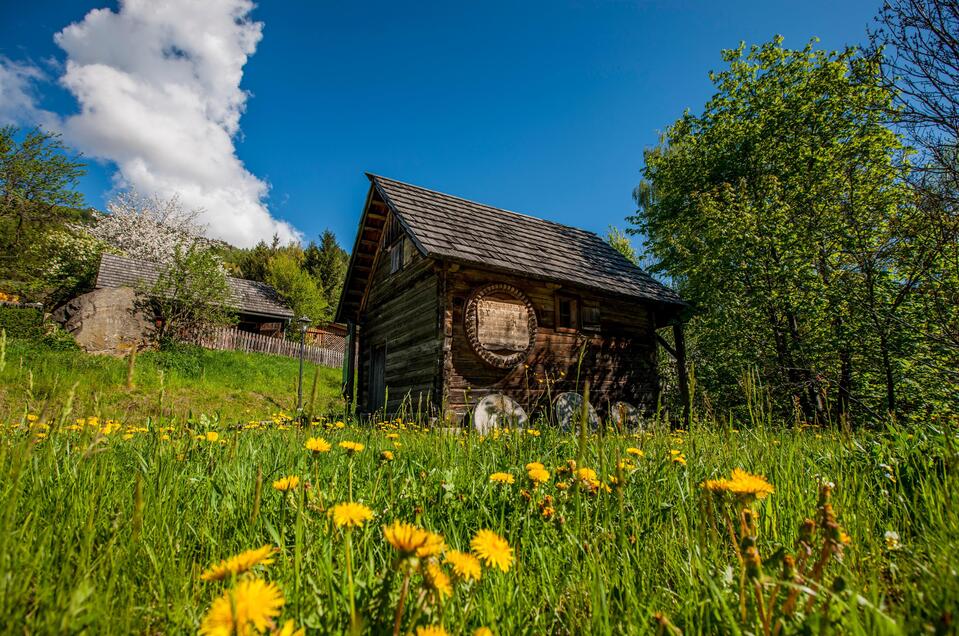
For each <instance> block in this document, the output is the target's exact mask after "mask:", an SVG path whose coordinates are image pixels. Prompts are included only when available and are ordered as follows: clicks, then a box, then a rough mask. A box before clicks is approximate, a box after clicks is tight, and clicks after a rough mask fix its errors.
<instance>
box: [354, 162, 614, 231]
mask: <svg viewBox="0 0 959 636" xmlns="http://www.w3.org/2000/svg"><path fill="white" fill-rule="evenodd" d="M365 174H366V176H367V177H368V178H370V179H383V180H384V181H392V182H393V183H399V184H401V185H405V186H409V187H410V188H416V189H417V190H423V191H425V192H432V193H433V194H438V195H440V196H444V197H449V198H450V199H456V200H457V201H463V202H464V203H470V204H472V205H478V206H481V207H484V208H489V209H491V210H498V211H499V212H506V213H507V214H513V215H515V216H521V217H524V218H527V219H533V220H534V221H541V222H543V223H549V224H550V225H555V226H557V227H562V228H566V229H569V230H576V231H577V232H584V233H586V234H592V235H593V236H595V237H596V238H598V239H600V240H602V239H603V237H601V236H600V235H599V234H597V233H596V232H593V231H592V230H587V229H584V228H581V227H576V226H575V225H569V224H567V223H560V222H559V221H552V220H550V219H544V218H543V217H541V216H533V215H532V214H527V213H525V212H517V211H516V210H509V209H507V208H498V207H496V206H495V205H490V204H489V203H483V202H482V201H474V200H473V199H467V198H466V197H460V196H456V195H455V194H450V193H448V192H441V191H439V190H434V189H432V188H424V187H423V186H420V185H416V184H415V183H410V182H408V181H400V180H399V179H393V178H392V177H384V176H383V175H380V174H374V173H372V172H367V173H365Z"/></svg>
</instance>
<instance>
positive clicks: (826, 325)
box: [632, 38, 955, 421]
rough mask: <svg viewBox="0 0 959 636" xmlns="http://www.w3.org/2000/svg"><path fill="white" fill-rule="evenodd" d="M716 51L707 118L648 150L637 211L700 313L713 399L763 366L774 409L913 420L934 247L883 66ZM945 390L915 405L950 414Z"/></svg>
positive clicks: (695, 334) (697, 327)
mask: <svg viewBox="0 0 959 636" xmlns="http://www.w3.org/2000/svg"><path fill="white" fill-rule="evenodd" d="M723 59H724V61H725V62H726V63H727V64H728V65H729V66H728V69H726V70H724V71H722V72H719V73H713V74H711V78H712V80H713V82H714V84H715V85H716V87H717V93H716V95H715V96H714V97H713V98H712V99H711V100H710V101H709V103H708V104H707V105H706V108H705V110H704V112H703V113H702V114H701V115H693V114H690V113H687V114H686V115H684V116H683V117H682V118H681V119H680V120H679V121H677V122H676V123H675V124H673V125H672V126H671V127H670V128H669V129H668V130H667V131H666V133H665V134H664V137H663V141H662V144H661V145H660V146H659V147H658V148H655V149H652V150H650V151H647V153H646V155H645V161H646V166H645V168H644V180H643V182H642V183H641V184H640V186H639V188H637V191H636V199H637V202H638V204H639V211H638V213H637V214H636V216H635V217H633V218H632V220H633V221H634V222H635V224H636V230H637V231H638V232H639V233H641V234H643V235H645V236H646V237H647V242H646V247H647V249H648V251H649V253H650V254H651V255H652V256H653V257H654V258H655V259H656V261H657V262H656V264H655V267H654V269H655V270H656V271H658V272H660V273H663V274H666V275H668V276H669V277H670V278H671V280H672V281H674V283H675V284H676V285H677V286H678V288H679V290H680V292H681V293H682V295H683V296H684V297H685V298H686V299H688V300H689V301H691V302H692V304H693V305H694V307H695V308H696V310H697V312H698V313H697V315H696V316H695V317H694V318H693V319H692V321H691V322H690V324H689V328H688V329H687V334H688V343H687V345H688V348H689V350H690V359H691V360H692V361H693V362H694V364H695V368H696V372H697V375H698V380H699V382H700V386H701V388H702V389H704V391H705V394H706V397H707V402H706V403H705V405H706V406H711V407H714V408H717V407H718V408H721V409H727V408H737V407H740V406H742V402H741V401H739V400H738V399H735V397H734V396H737V395H740V394H741V392H740V391H738V390H737V384H739V383H740V382H741V381H742V378H744V376H746V375H747V374H749V373H751V372H752V370H758V372H759V382H760V384H762V385H763V386H764V387H766V388H767V389H768V390H769V391H770V393H771V395H772V400H773V402H774V404H775V405H776V406H777V407H778V409H779V410H780V412H782V413H792V412H793V409H794V408H795V409H797V411H798V413H799V417H800V418H805V419H808V420H816V419H818V420H820V421H823V420H826V419H829V418H835V417H846V416H850V415H856V416H857V417H859V418H868V419H871V420H876V419H878V418H880V417H882V415H881V414H882V413H885V412H886V411H887V410H891V411H894V412H897V413H899V414H900V415H902V414H908V413H909V412H910V411H911V410H912V409H914V408H915V407H916V406H917V405H916V404H914V403H912V398H914V397H916V394H914V393H911V392H910V391H904V390H903V389H905V388H906V387H910V386H914V385H915V383H916V382H917V380H919V378H920V377H922V376H921V375H917V374H916V373H915V371H916V369H917V368H927V367H928V365H929V364H930V361H929V360H927V359H924V355H925V354H924V353H923V350H922V346H920V345H921V341H922V339H923V335H922V334H921V333H917V332H918V331H919V330H918V329H917V330H910V329H904V328H903V323H906V324H909V323H910V322H912V318H913V316H914V307H915V303H916V300H917V297H918V295H917V294H916V293H914V292H915V291H916V290H918V289H919V288H920V287H921V285H922V283H923V281H924V280H928V279H929V278H930V274H931V271H932V270H931V268H930V267H929V260H930V259H929V258H927V250H924V246H928V245H930V244H929V243H928V242H926V241H921V242H920V244H919V245H917V244H916V242H915V241H912V240H910V238H911V237H920V236H921V234H920V233H918V232H917V231H915V230H917V229H918V228H919V227H921V225H922V223H921V218H922V217H921V215H919V214H918V213H917V209H916V206H915V205H914V200H913V199H912V196H911V191H910V190H909V189H908V188H907V187H906V185H905V183H904V181H903V176H904V174H903V171H902V169H900V167H899V166H900V165H901V159H902V156H903V155H904V153H905V149H904V148H903V146H902V144H901V142H900V140H899V138H898V137H897V135H896V134H895V133H894V132H893V131H891V130H890V129H889V128H887V127H886V126H885V125H884V122H883V114H884V113H885V112H886V109H887V107H888V106H889V104H890V99H891V98H890V95H889V93H888V92H887V91H886V90H885V89H884V88H883V87H882V85H881V82H880V81H879V80H878V75H877V70H878V66H877V64H878V62H877V60H876V59H875V58H867V57H864V56H862V55H860V54H859V53H858V52H857V51H856V50H855V49H847V50H844V51H841V52H825V51H820V50H816V49H814V48H813V47H812V45H809V46H807V47H806V48H805V49H803V50H798V51H796V50H788V49H784V48H783V47H782V46H781V39H779V38H777V39H776V40H774V41H773V42H771V43H769V44H764V45H762V46H755V47H752V48H751V49H750V50H748V51H747V50H746V49H745V47H743V46H741V47H740V48H738V49H735V50H730V51H724V53H723ZM934 254H935V250H931V251H928V255H934ZM920 329H921V327H920ZM943 362H944V361H943V360H939V361H938V362H936V363H935V364H937V365H941V364H942V363H943ZM954 387H955V383H950V382H948V381H947V382H945V383H943V382H941V381H940V382H939V383H938V386H937V389H938V390H937V391H934V392H936V393H937V395H936V396H932V395H929V393H930V392H928V391H927V394H926V395H924V396H923V398H922V399H923V400H926V399H927V398H933V397H935V400H932V401H928V402H927V404H928V405H930V406H932V405H936V406H938V407H941V408H942V409H943V410H944V411H945V412H948V410H949V409H950V408H953V407H950V406H948V403H947V402H944V401H945V400H948V399H952V398H951V397H949V396H953V395H954V394H955V389H954ZM927 388H928V387H927Z"/></svg>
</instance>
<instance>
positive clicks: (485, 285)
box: [336, 175, 686, 416]
mask: <svg viewBox="0 0 959 636" xmlns="http://www.w3.org/2000/svg"><path fill="white" fill-rule="evenodd" d="M367 176H368V177H369V179H370V189H369V193H368V195H367V197H366V204H365V206H364V209H363V214H362V217H361V219H360V224H359V230H358V232H357V236H356V241H355V243H354V246H353V253H352V255H351V257H350V264H349V269H348V271H347V276H346V282H345V284H344V286H343V292H342V296H341V298H340V303H339V307H338V308H337V315H336V321H337V322H345V323H346V324H347V328H348V345H347V357H346V369H345V374H344V377H345V383H344V393H345V395H346V396H347V399H351V398H352V397H353V396H354V391H355V400H356V407H357V409H358V410H359V411H360V412H374V411H378V410H380V409H383V408H384V407H385V410H386V412H387V413H393V412H395V411H396V410H398V409H399V408H400V406H401V404H402V403H403V401H404V400H406V401H407V403H408V404H410V405H411V406H412V408H413V409H416V408H418V407H419V408H421V409H422V408H425V407H426V406H427V405H429V408H430V409H431V410H432V411H433V412H436V413H444V414H446V415H448V416H449V415H453V416H462V415H463V414H464V413H465V412H466V411H467V410H468V409H469V407H470V406H471V405H475V404H476V402H477V401H478V400H479V399H481V398H482V397H484V396H485V395H488V394H491V393H501V394H505V395H507V396H508V397H510V398H512V399H513V400H515V401H516V402H518V403H519V404H520V405H521V406H522V407H523V409H525V410H526V411H527V412H528V413H533V412H536V411H537V409H538V408H541V407H542V406H544V405H545V404H546V403H547V402H548V396H549V395H556V394H557V393H559V392H562V391H577V390H582V384H583V382H584V381H585V380H588V381H589V382H590V386H591V397H590V402H592V404H593V405H594V406H596V407H597V409H598V410H599V411H600V413H601V414H603V413H604V408H607V406H608V405H609V404H612V403H614V402H617V401H625V402H628V403H630V404H634V405H637V406H646V407H649V408H652V407H655V404H656V402H657V399H658V393H659V389H660V383H659V377H658V372H657V355H658V345H657V343H661V344H662V345H664V346H667V347H668V345H666V342H665V341H664V340H663V339H662V338H660V337H658V334H657V330H658V329H662V328H664V327H671V328H675V334H676V336H677V344H678V345H679V346H677V347H676V348H672V347H670V348H669V351H670V353H671V354H672V355H674V356H678V357H680V358H682V356H683V353H682V331H681V326H680V323H679V316H680V313H681V312H682V310H683V309H684V308H685V307H686V305H685V303H684V302H683V301H682V300H681V299H680V298H679V296H677V295H676V293H675V292H673V291H672V290H671V289H669V288H667V287H665V286H664V285H662V284H660V283H659V282H657V281H656V280H654V279H653V278H651V277H650V276H649V275H648V274H646V273H645V272H643V271H642V270H641V269H640V268H639V267H637V266H636V265H634V264H633V263H631V262H630V261H629V260H628V259H626V258H625V257H623V256H622V255H621V254H620V253H619V252H617V251H616V250H615V249H613V248H612V247H611V246H610V245H609V244H608V243H607V242H606V241H605V240H603V239H602V238H601V237H599V236H597V235H596V234H594V233H592V232H587V231H585V230H581V229H577V228H574V227H569V226H566V225H560V224H558V223H553V222H551V221H546V220H543V219H539V218H535V217H532V216H527V215H524V214H518V213H516V212H510V211H507V210H501V209H498V208H494V207H491V206H488V205H483V204H480V203H474V202H472V201H467V200H465V199H460V198H458V197H454V196H450V195H448V194H442V193H439V192H435V191H432V190H427V189H425V188H421V187H418V186H414V185H410V184H407V183H402V182H400V181H395V180H393V179H387V178H384V177H380V176H376V175H367ZM681 375H682V378H683V379H682V382H684V377H685V376H684V374H681ZM354 381H355V383H356V384H355V386H354ZM682 382H681V383H682ZM547 387H549V392H548V393H547Z"/></svg>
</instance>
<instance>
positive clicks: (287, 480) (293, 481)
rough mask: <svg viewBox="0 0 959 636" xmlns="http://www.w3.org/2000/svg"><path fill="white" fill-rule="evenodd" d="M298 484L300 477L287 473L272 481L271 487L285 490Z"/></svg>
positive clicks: (291, 488) (281, 490) (292, 488)
mask: <svg viewBox="0 0 959 636" xmlns="http://www.w3.org/2000/svg"><path fill="white" fill-rule="evenodd" d="M299 485H300V478H299V477H297V476H296V475H289V476H287V477H283V478H282V479H277V480H276V481H274V482H273V487H274V488H276V489H277V490H279V491H280V492H287V491H289V490H294V489H295V488H296V487H297V486H299Z"/></svg>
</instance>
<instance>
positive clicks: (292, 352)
mask: <svg viewBox="0 0 959 636" xmlns="http://www.w3.org/2000/svg"><path fill="white" fill-rule="evenodd" d="M199 345H200V346H201V347H204V348H206V349H217V350H221V351H245V352H247V353H265V354H267V355H274V356H285V357H287V358H299V357H300V343H299V342H297V341H293V340H287V339H285V338H274V337H271V336H265V335H263V334H258V333H251V332H249V331H240V330H239V329H234V328H230V327H220V328H217V329H215V330H213V331H212V332H211V333H210V334H208V335H206V336H205V337H203V338H201V340H200V342H199ZM303 358H304V360H308V361H310V362H312V363H313V364H318V365H321V366H324V367H332V368H334V369H341V368H343V351H342V350H340V351H337V350H335V349H327V348H324V347H316V346H313V345H309V344H308V345H306V346H305V348H304V353H303Z"/></svg>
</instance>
